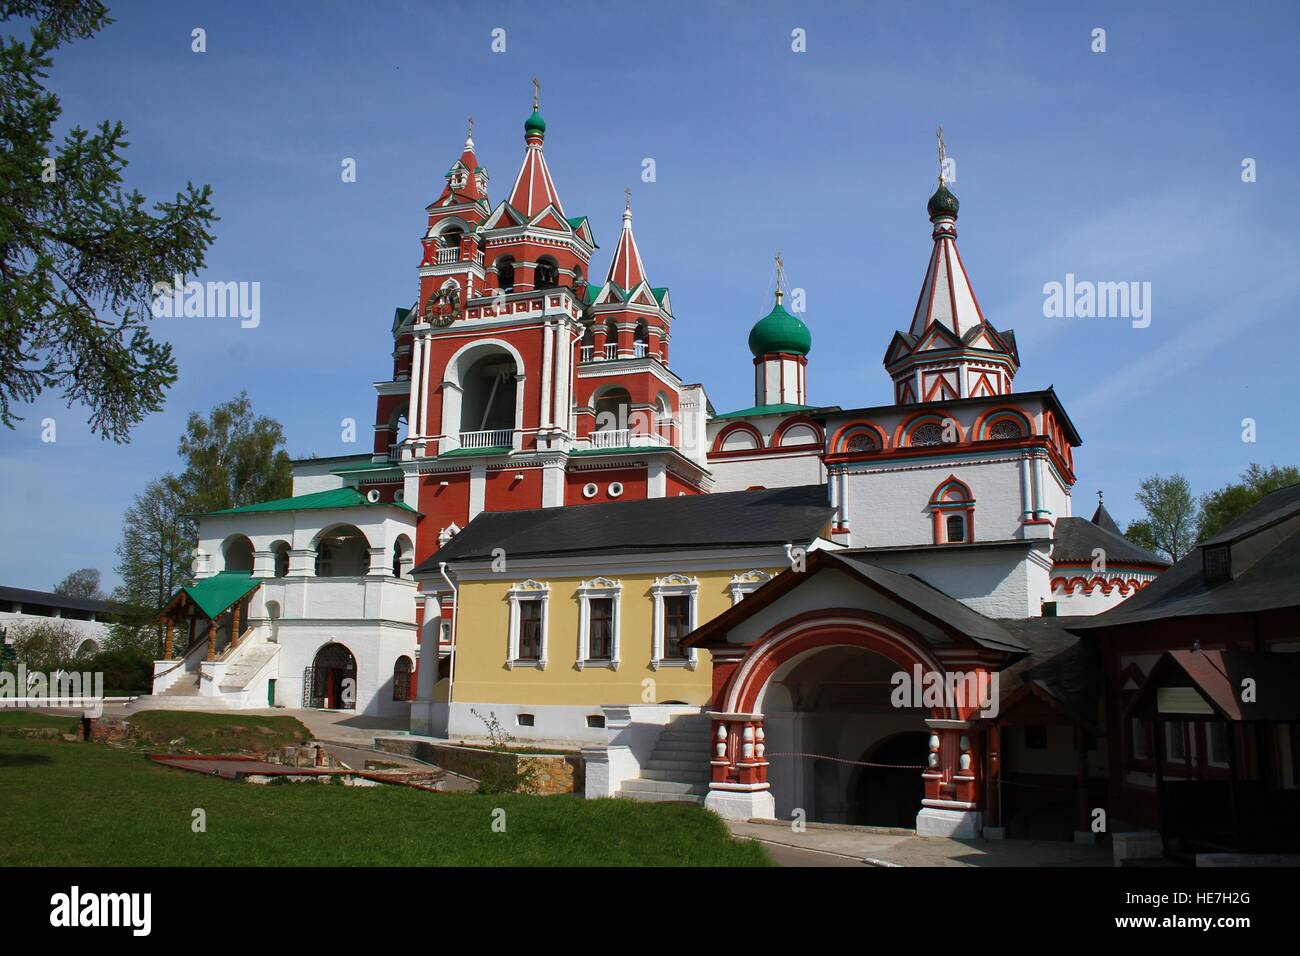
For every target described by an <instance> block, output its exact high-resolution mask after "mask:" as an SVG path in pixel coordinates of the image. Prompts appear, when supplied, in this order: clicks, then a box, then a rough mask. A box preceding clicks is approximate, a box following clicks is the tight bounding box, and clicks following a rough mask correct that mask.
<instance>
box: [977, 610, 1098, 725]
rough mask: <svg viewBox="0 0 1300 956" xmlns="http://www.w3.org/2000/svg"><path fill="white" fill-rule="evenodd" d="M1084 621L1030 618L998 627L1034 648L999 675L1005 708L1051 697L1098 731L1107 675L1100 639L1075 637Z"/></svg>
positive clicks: (1065, 710) (1001, 622)
mask: <svg viewBox="0 0 1300 956" xmlns="http://www.w3.org/2000/svg"><path fill="white" fill-rule="evenodd" d="M1078 620H1083V618H1081V617H1027V618H1018V619H1006V620H1000V621H999V622H998V623H999V624H1001V625H1002V626H1003V627H1004V628H1006V629H1007V630H1008V631H1010V632H1011V633H1012V634H1014V635H1015V636H1016V638H1017V640H1019V641H1020V642H1021V643H1023V644H1025V645H1026V646H1027V647H1028V648H1029V653H1028V654H1027V655H1026V656H1025V657H1023V658H1021V659H1020V660H1018V661H1016V662H1015V663H1014V664H1012V665H1011V666H1010V667H1006V668H1004V669H1003V670H1002V671H1000V672H999V673H1000V679H999V682H998V690H999V700H1000V701H1001V704H1000V706H1001V709H1002V711H1003V712H1005V711H1006V710H1007V709H1008V708H1009V707H1012V706H1014V705H1015V703H1016V702H1017V701H1019V700H1021V699H1023V698H1024V697H1025V696H1027V695H1029V694H1033V695H1035V696H1038V697H1040V698H1041V697H1044V696H1045V697H1047V698H1049V699H1050V700H1051V702H1052V703H1054V704H1055V706H1056V708H1057V709H1058V710H1059V711H1061V713H1063V714H1064V715H1065V716H1067V717H1069V718H1071V719H1072V720H1077V721H1079V722H1081V723H1084V724H1088V725H1089V726H1092V727H1095V726H1096V725H1097V723H1098V719H1099V716H1100V705H1101V698H1102V688H1103V685H1104V671H1103V667H1102V658H1101V650H1100V648H1099V647H1098V645H1097V642H1096V640H1094V639H1092V638H1087V637H1078V636H1076V635H1074V634H1071V633H1070V632H1069V630H1068V627H1069V626H1070V624H1071V623H1073V622H1074V621H1078Z"/></svg>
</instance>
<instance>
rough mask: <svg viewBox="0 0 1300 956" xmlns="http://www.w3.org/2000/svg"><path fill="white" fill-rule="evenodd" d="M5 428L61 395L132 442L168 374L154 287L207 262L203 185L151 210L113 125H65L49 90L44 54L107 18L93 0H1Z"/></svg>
mask: <svg viewBox="0 0 1300 956" xmlns="http://www.w3.org/2000/svg"><path fill="white" fill-rule="evenodd" d="M14 18H29V19H31V20H33V21H34V22H33V25H32V27H31V30H30V36H29V37H28V38H27V39H23V38H21V37H20V36H18V35H17V34H16V33H14V32H13V31H10V35H6V36H3V37H0V280H3V281H0V423H3V424H4V425H5V426H6V427H8V428H13V427H14V425H15V423H16V422H18V421H21V416H19V415H18V414H16V413H15V411H14V405H15V404H22V403H30V402H32V401H34V400H35V399H36V398H37V397H39V396H40V395H41V394H43V393H44V392H45V391H46V390H49V389H57V390H58V391H59V392H60V394H61V397H62V398H64V399H65V400H66V401H67V403H68V404H69V405H72V404H73V403H75V402H80V403H81V404H83V405H85V406H86V408H87V409H88V411H89V414H90V427H91V430H92V431H94V432H97V433H99V434H101V435H102V436H103V437H104V438H107V439H111V440H112V441H117V442H121V441H127V440H129V438H130V433H131V429H132V428H133V427H134V426H135V425H136V424H138V423H139V422H140V421H141V420H142V419H143V418H144V417H145V416H146V415H148V414H150V413H152V412H156V411H158V410H159V409H161V408H162V406H163V401H164V396H165V394H166V392H167V389H168V388H170V387H171V385H172V384H173V383H174V382H175V381H176V374H177V373H176V362H175V359H174V358H173V356H172V350H171V346H170V345H169V344H168V343H166V342H159V341H157V340H156V339H154V338H153V336H152V335H151V334H150V330H149V318H150V314H151V313H150V305H151V303H152V300H153V298H154V294H153V293H154V286H155V284H156V283H161V282H166V283H169V284H170V283H171V282H172V281H173V276H175V275H178V274H179V275H188V274H191V273H193V272H196V271H197V270H199V269H201V268H203V266H204V257H205V254H206V252H207V250H208V248H209V247H210V246H211V244H212V240H213V235H212V233H211V232H210V231H209V229H210V227H211V226H212V224H213V223H214V222H215V221H216V219H217V216H216V215H215V213H214V212H213V209H212V204H211V202H210V201H209V197H210V194H211V188H210V187H208V186H202V187H196V186H195V185H194V184H193V183H188V184H187V185H186V188H185V190H184V192H180V193H177V194H176V198H175V199H174V200H170V201H162V202H157V203H154V204H153V206H152V208H149V207H148V205H147V203H146V200H145V197H144V196H143V195H142V194H141V193H140V192H139V191H138V190H129V191H128V190H127V189H126V187H125V186H124V181H123V176H122V172H123V170H124V169H125V168H126V165H127V160H126V158H125V156H124V154H123V151H124V150H125V148H126V147H127V145H128V143H127V141H126V131H125V129H123V127H122V124H121V123H120V122H119V123H110V122H108V121H104V122H102V123H100V124H99V125H98V127H96V129H95V131H94V132H88V131H86V130H85V129H82V128H81V127H80V126H74V127H73V128H72V129H71V130H69V131H68V132H67V134H66V135H65V136H64V137H63V139H62V142H58V143H56V142H55V137H54V127H55V125H56V123H57V122H58V120H59V117H60V115H61V113H62V107H61V106H60V104H59V98H58V97H57V96H56V95H54V94H53V93H51V92H50V91H49V90H48V89H47V88H46V86H45V81H46V79H47V77H48V75H49V72H48V71H49V69H50V66H51V64H52V62H53V60H52V58H51V55H50V54H51V53H52V51H54V50H55V49H57V48H58V47H59V46H61V45H62V44H64V43H66V42H68V41H70V40H84V39H87V38H89V37H92V36H94V35H95V34H96V33H98V32H99V31H100V30H101V29H103V28H104V27H105V26H107V25H108V24H109V23H111V22H112V21H111V19H110V18H109V16H108V10H107V8H106V7H105V6H104V5H103V4H102V3H100V2H99V0H0V22H4V23H7V22H8V21H10V20H12V19H14Z"/></svg>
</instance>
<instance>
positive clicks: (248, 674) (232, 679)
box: [221, 644, 280, 690]
mask: <svg viewBox="0 0 1300 956" xmlns="http://www.w3.org/2000/svg"><path fill="white" fill-rule="evenodd" d="M279 653H280V645H279V644H248V645H240V647H239V648H238V649H237V650H236V651H235V656H234V657H233V659H232V663H231V665H230V666H229V667H227V668H226V676H225V678H224V679H223V680H222V681H221V687H222V689H223V690H225V689H240V690H242V689H243V688H244V687H247V686H248V682H249V681H250V680H252V679H253V678H254V677H256V676H257V674H258V672H259V671H260V670H261V669H262V668H263V667H265V666H266V665H267V663H269V662H270V660H271V658H273V657H275V655H277V654H279Z"/></svg>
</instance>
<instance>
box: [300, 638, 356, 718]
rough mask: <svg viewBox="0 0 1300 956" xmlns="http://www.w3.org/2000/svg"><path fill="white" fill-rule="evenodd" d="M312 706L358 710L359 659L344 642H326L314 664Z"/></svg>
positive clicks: (327, 708)
mask: <svg viewBox="0 0 1300 956" xmlns="http://www.w3.org/2000/svg"><path fill="white" fill-rule="evenodd" d="M311 696H312V706H313V707H323V708H325V709H326V710H355V709H356V706H357V660H356V658H355V657H353V656H352V652H351V651H349V650H348V649H347V648H346V647H344V646H343V645H342V644H326V645H325V646H324V647H322V648H321V649H320V650H319V651H317V652H316V660H315V661H314V662H313V664H312V694H311Z"/></svg>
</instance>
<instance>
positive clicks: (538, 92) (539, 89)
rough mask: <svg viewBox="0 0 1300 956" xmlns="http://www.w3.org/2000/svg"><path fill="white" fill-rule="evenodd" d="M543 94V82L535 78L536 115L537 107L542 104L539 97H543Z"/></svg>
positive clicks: (534, 105) (534, 99) (534, 106)
mask: <svg viewBox="0 0 1300 956" xmlns="http://www.w3.org/2000/svg"><path fill="white" fill-rule="evenodd" d="M541 92H542V83H541V81H540V80H539V79H537V77H533V112H534V113H536V112H537V105H538V103H539V102H540V99H539V97H540V95H541Z"/></svg>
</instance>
